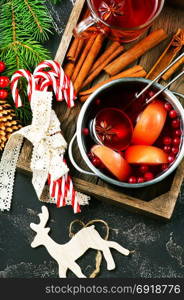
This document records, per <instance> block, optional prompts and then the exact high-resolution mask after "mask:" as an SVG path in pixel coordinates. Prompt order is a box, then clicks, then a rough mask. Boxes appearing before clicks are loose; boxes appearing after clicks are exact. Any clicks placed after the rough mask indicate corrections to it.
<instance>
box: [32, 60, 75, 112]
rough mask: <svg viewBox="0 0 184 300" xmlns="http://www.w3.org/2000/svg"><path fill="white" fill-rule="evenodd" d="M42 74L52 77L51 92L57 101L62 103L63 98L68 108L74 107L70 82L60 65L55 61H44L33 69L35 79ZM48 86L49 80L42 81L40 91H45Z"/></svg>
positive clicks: (73, 95)
mask: <svg viewBox="0 0 184 300" xmlns="http://www.w3.org/2000/svg"><path fill="white" fill-rule="evenodd" d="M48 67H49V68H50V69H51V70H50V71H47V72H46V71H43V70H44V69H45V68H48ZM42 72H44V73H47V74H49V75H50V76H51V77H52V80H51V82H52V83H53V90H54V93H55V95H56V99H57V101H62V100H63V96H64V99H65V100H66V103H67V104H68V106H69V107H72V106H74V100H75V98H76V97H75V93H74V88H73V84H72V82H71V80H70V79H69V78H68V77H67V76H66V75H65V74H64V71H63V69H62V67H61V65H60V64H59V63H58V62H56V61H50V60H46V61H44V62H42V63H40V64H39V65H38V66H37V68H36V69H35V71H34V73H33V75H34V76H35V77H37V76H38V74H41V73H42ZM49 86H50V81H49V79H48V78H47V79H45V81H42V85H41V89H42V90H46V89H47V87H49Z"/></svg>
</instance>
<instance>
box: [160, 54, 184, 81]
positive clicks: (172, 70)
mask: <svg viewBox="0 0 184 300" xmlns="http://www.w3.org/2000/svg"><path fill="white" fill-rule="evenodd" d="M181 65H184V57H182V58H180V59H179V60H178V61H177V62H176V63H175V64H174V65H173V66H172V67H171V68H170V69H169V70H168V71H167V72H166V73H165V74H164V75H162V79H163V80H168V79H169V78H170V77H171V76H172V75H173V74H174V73H175V72H176V71H177V69H179V67H180V66H181Z"/></svg>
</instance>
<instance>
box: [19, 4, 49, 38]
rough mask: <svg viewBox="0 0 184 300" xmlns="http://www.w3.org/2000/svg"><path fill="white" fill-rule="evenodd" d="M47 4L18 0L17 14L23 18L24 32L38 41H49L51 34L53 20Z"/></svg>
mask: <svg viewBox="0 0 184 300" xmlns="http://www.w3.org/2000/svg"><path fill="white" fill-rule="evenodd" d="M14 1H15V0H14ZM45 2H46V0H42V1H40V0H16V9H15V13H16V14H17V15H18V16H21V17H22V18H23V20H22V23H23V26H24V31H25V30H26V34H27V35H31V37H32V38H33V39H36V40H38V41H44V40H47V39H48V34H49V33H51V27H52V19H51V17H50V16H49V15H48V13H47V9H46V6H45ZM25 16H26V17H25Z"/></svg>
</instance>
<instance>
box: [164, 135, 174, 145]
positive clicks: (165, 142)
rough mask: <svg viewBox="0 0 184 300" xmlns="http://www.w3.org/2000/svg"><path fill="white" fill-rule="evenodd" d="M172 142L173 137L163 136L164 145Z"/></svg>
mask: <svg viewBox="0 0 184 300" xmlns="http://www.w3.org/2000/svg"><path fill="white" fill-rule="evenodd" d="M171 142H172V139H171V138H170V137H169V136H165V137H164V138H163V143H164V145H170V144H171Z"/></svg>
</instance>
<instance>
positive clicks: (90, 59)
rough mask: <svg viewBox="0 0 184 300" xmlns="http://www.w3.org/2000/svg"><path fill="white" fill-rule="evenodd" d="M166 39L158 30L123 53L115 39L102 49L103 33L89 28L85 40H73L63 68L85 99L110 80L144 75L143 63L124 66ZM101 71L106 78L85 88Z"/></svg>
mask: <svg viewBox="0 0 184 300" xmlns="http://www.w3.org/2000/svg"><path fill="white" fill-rule="evenodd" d="M166 38H167V34H166V32H165V31H164V30H163V29H159V30H155V31H153V32H152V33H150V34H149V35H148V36H147V37H146V38H143V39H142V40H141V41H139V42H137V43H136V44H135V45H134V46H133V47H132V48H130V49H129V50H127V51H125V52H124V46H123V45H121V44H120V43H119V42H117V41H113V42H111V43H109V42H108V46H107V47H106V49H105V50H104V51H102V49H103V48H104V43H105V42H107V38H106V36H105V35H104V34H103V33H100V32H97V31H94V32H93V30H91V33H90V35H89V37H88V38H87V39H84V38H82V37H80V36H78V37H75V38H74V39H73V42H72V44H71V46H70V48H69V51H68V53H67V57H66V63H65V66H64V70H65V73H66V74H67V75H68V76H69V77H70V78H71V80H72V82H73V84H74V88H75V92H76V94H77V95H78V96H79V98H80V100H81V101H85V100H86V99H87V97H88V96H89V95H90V94H91V93H92V92H93V91H95V90H96V89H97V88H98V87H100V86H101V85H102V84H104V83H107V82H109V81H111V80H114V79H119V78H123V77H146V75H147V73H146V71H145V70H144V69H143V67H142V66H139V65H136V66H134V67H131V68H129V69H127V70H125V68H126V67H128V66H129V65H130V64H131V63H133V62H135V61H136V60H137V59H138V58H139V57H140V56H142V55H143V54H144V53H146V52H147V51H148V50H150V49H151V48H153V47H155V46H156V45H158V44H159V43H160V42H161V41H163V40H164V39H166ZM104 71H105V72H106V73H107V74H108V75H109V78H108V79H107V80H105V81H102V82H100V83H98V84H96V85H94V86H93V87H92V88H88V89H87V90H85V88H86V87H88V86H89V84H90V83H91V82H92V81H94V80H95V79H96V78H97V77H98V75H99V74H100V73H101V72H104Z"/></svg>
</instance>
